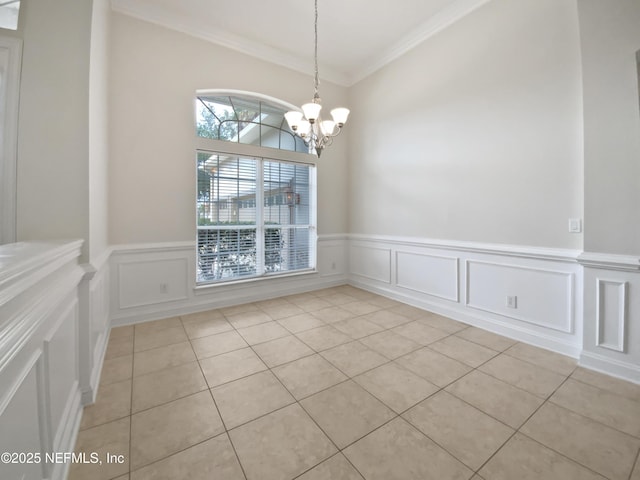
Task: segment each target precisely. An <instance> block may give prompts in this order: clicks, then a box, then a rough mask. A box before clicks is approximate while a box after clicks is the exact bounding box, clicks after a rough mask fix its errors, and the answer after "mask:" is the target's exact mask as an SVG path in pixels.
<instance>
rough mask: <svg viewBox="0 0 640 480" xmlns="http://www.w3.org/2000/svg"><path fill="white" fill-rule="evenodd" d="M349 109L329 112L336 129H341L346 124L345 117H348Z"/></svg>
mask: <svg viewBox="0 0 640 480" xmlns="http://www.w3.org/2000/svg"><path fill="white" fill-rule="evenodd" d="M349 113H350V112H349V109H348V108H342V107H341V108H334V109H333V110H331V116H332V117H333V121H334V122H336V124H337V125H338V127H342V126H343V125H344V124H345V123H347V117H349Z"/></svg>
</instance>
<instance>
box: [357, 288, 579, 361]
mask: <svg viewBox="0 0 640 480" xmlns="http://www.w3.org/2000/svg"><path fill="white" fill-rule="evenodd" d="M349 284H350V285H353V286H354V287H358V288H362V289H363V290H367V291H369V292H372V293H376V294H378V295H383V296H385V297H387V298H390V299H392V300H397V301H399V302H402V303H406V304H407V305H411V306H413V307H417V308H420V309H422V310H426V311H429V312H433V313H437V314H438V315H442V316H444V317H447V318H451V319H453V320H456V321H459V322H462V323H464V324H467V325H470V326H474V327H478V328H482V329H483V330H488V331H490V332H493V333H496V334H498V335H502V336H505V337H508V338H511V339H513V340H517V341H519V342H524V343H528V344H530V345H534V346H537V347H540V348H544V349H546V350H551V351H553V352H557V353H561V354H563V355H567V356H570V357H573V358H578V357H579V356H580V352H581V345H579V344H574V343H568V342H563V341H561V340H558V339H557V338H553V337H550V336H547V335H543V334H541V333H539V332H536V331H531V330H527V329H524V328H521V327H518V326H515V325H512V324H510V323H509V322H508V321H507V320H505V321H502V322H501V321H498V320H495V319H491V318H489V317H488V316H487V315H483V314H481V313H480V312H473V311H468V310H467V311H464V310H461V309H460V308H459V307H458V308H456V307H455V306H452V305H448V304H447V303H445V302H439V301H438V300H437V299H434V300H433V301H425V300H423V299H418V298H415V297H412V296H410V295H403V294H401V293H398V292H397V291H394V290H392V289H385V288H380V287H377V286H374V285H371V284H367V283H364V282H362V281H358V280H357V279H351V280H350V281H349Z"/></svg>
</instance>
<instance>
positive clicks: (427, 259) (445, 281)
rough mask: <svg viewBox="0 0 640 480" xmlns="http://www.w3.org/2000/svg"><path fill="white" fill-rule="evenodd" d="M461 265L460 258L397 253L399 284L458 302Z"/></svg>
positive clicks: (397, 280)
mask: <svg viewBox="0 0 640 480" xmlns="http://www.w3.org/2000/svg"><path fill="white" fill-rule="evenodd" d="M458 263H459V261H458V258H457V257H447V256H441V255H429V254H424V253H414V252H405V251H396V284H397V286H398V287H400V288H405V289H408V290H414V291H416V292H419V293H426V294H427V295H432V296H434V297H440V298H443V299H445V300H450V301H452V302H458V301H459V293H458V290H459V289H458V285H459V280H458Z"/></svg>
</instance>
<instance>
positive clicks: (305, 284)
mask: <svg viewBox="0 0 640 480" xmlns="http://www.w3.org/2000/svg"><path fill="white" fill-rule="evenodd" d="M346 245H347V240H346V236H345V235H321V236H319V238H318V247H317V261H316V265H317V267H316V271H315V272H313V273H300V274H296V273H293V274H291V275H280V276H275V277H269V278H264V279H253V280H240V281H237V282H230V283H226V284H218V285H213V286H203V287H197V286H196V283H195V278H196V273H195V268H196V247H195V244H194V243H193V242H171V243H162V244H151V245H131V246H127V245H123V246H118V247H115V248H114V249H113V253H112V256H111V268H110V271H111V272H112V275H111V292H112V295H111V312H112V320H113V323H114V325H125V324H129V323H136V322H139V321H144V320H153V319H159V318H165V317H169V316H173V315H180V314H184V313H190V312H196V311H202V310H207V309H213V308H220V307H225V306H229V305H236V304H239V303H246V302H253V301H257V300H263V299H267V298H274V297H278V296H283V295H289V294H293V293H300V292H304V291H309V290H314V289H318V288H323V287H327V286H332V285H340V284H344V283H346V282H347V280H348V276H347V274H348V262H347V247H346Z"/></svg>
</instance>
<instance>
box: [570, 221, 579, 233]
mask: <svg viewBox="0 0 640 480" xmlns="http://www.w3.org/2000/svg"><path fill="white" fill-rule="evenodd" d="M580 232H582V220H581V219H580V218H570V219H569V233H580Z"/></svg>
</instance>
